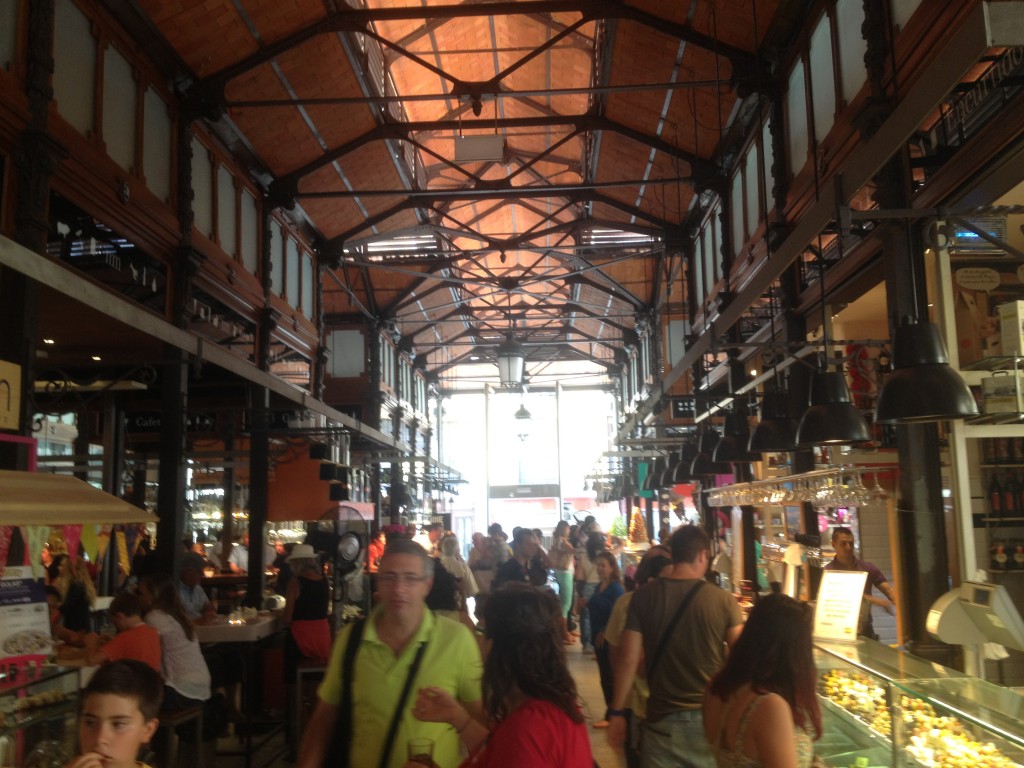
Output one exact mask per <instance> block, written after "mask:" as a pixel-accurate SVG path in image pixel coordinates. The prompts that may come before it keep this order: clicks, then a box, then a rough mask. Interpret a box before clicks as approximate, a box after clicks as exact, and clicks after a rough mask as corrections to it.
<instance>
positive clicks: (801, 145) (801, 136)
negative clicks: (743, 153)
mask: <svg viewBox="0 0 1024 768" xmlns="http://www.w3.org/2000/svg"><path fill="white" fill-rule="evenodd" d="M786 140H787V143H788V147H789V171H790V173H792V174H796V173H799V172H800V169H802V168H803V167H804V165H805V164H806V163H807V151H808V148H809V147H810V143H809V142H808V139H807V84H806V82H805V80H804V62H803V60H802V59H800V60H798V61H797V62H796V64H795V65H794V67H793V71H792V72H790V73H789V88H788V90H787V91H786Z"/></svg>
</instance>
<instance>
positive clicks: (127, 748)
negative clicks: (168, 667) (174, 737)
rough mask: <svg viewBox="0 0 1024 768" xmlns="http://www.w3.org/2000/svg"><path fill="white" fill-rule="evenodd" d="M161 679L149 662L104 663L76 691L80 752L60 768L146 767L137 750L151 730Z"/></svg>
mask: <svg viewBox="0 0 1024 768" xmlns="http://www.w3.org/2000/svg"><path fill="white" fill-rule="evenodd" d="M163 692H164V682H163V678H161V677H160V675H159V673H157V672H156V671H155V670H154V669H153V668H152V667H150V666H149V665H148V664H144V663H143V662H141V661H135V660H132V659H123V660H121V661H112V662H110V663H108V664H104V665H103V666H101V667H100V668H99V669H97V670H96V674H94V675H93V676H92V680H90V681H89V684H88V685H87V686H86V687H85V690H83V691H82V710H81V713H80V714H79V717H78V742H79V749H80V750H81V754H79V755H78V756H77V757H73V758H72V759H71V760H70V761H69V762H68V764H67V765H66V766H65V768H147V767H146V766H144V765H143V764H142V763H141V762H139V760H138V757H139V749H140V748H141V747H142V745H143V744H148V743H149V740H150V739H151V738H152V737H153V734H154V733H155V732H156V728H157V725H158V724H159V721H158V720H157V712H159V711H160V703H161V701H162V700H163Z"/></svg>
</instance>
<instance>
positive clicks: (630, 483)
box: [620, 465, 640, 499]
mask: <svg viewBox="0 0 1024 768" xmlns="http://www.w3.org/2000/svg"><path fill="white" fill-rule="evenodd" d="M620 492H621V498H623V499H628V498H631V497H633V496H636V495H637V494H639V493H640V489H639V488H637V487H636V481H635V480H633V472H632V470H631V469H630V467H629V466H628V465H627V466H626V468H625V469H624V470H623V472H622V487H621V491H620Z"/></svg>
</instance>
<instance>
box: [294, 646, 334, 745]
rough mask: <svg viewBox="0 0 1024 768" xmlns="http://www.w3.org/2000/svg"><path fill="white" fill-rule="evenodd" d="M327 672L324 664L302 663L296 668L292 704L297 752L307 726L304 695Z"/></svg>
mask: <svg viewBox="0 0 1024 768" xmlns="http://www.w3.org/2000/svg"><path fill="white" fill-rule="evenodd" d="M326 671H327V667H325V666H323V665H322V664H316V665H313V664H303V663H302V662H300V663H299V665H298V666H297V667H296V668H295V700H294V701H293V702H292V706H293V707H294V712H293V713H292V742H293V745H292V750H293V751H294V750H297V749H298V746H299V744H300V743H301V742H302V728H303V726H304V725H305V723H304V720H305V718H304V717H303V713H304V711H305V708H304V707H303V703H304V700H305V697H304V695H303V693H304V691H305V687H306V684H307V683H311V682H314V681H316V680H323V678H324V673H325V672H326Z"/></svg>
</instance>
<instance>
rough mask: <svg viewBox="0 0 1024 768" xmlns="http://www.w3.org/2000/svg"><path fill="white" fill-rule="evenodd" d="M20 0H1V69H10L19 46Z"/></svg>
mask: <svg viewBox="0 0 1024 768" xmlns="http://www.w3.org/2000/svg"><path fill="white" fill-rule="evenodd" d="M17 35H18V0H0V69H6V70H10V68H11V64H13V63H14V59H15V56H16V55H17V47H18V37H17Z"/></svg>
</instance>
